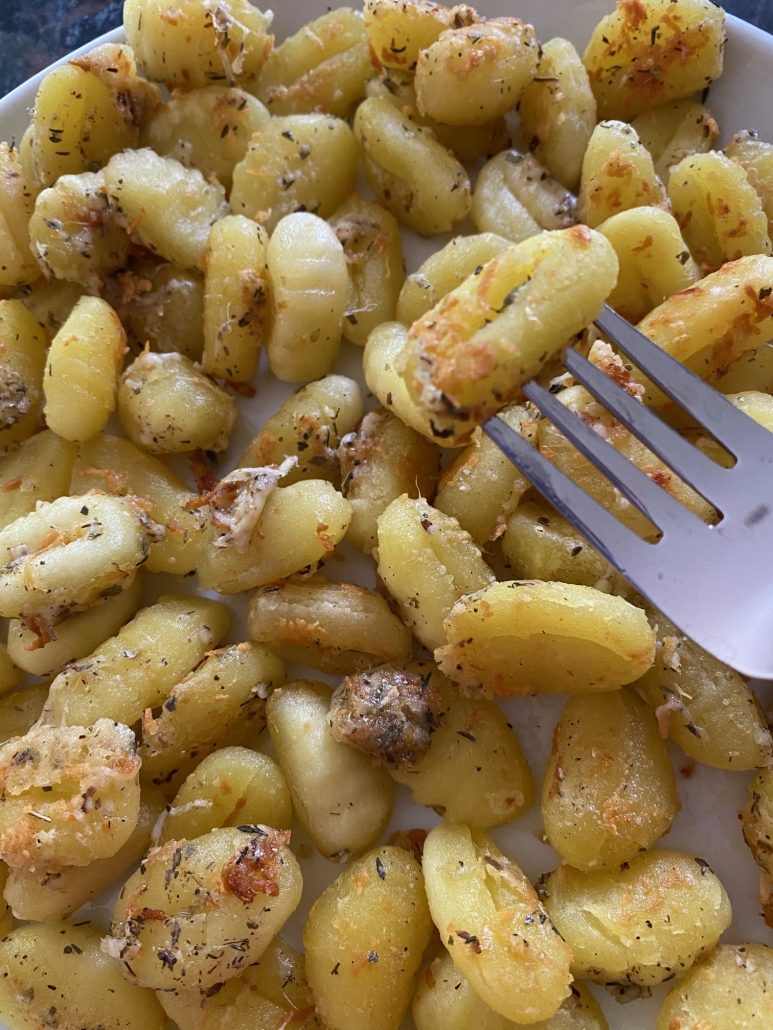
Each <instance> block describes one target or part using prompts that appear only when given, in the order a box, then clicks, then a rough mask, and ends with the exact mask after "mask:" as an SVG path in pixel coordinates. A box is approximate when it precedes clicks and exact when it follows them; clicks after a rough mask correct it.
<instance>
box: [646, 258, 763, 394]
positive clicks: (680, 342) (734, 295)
mask: <svg viewBox="0 0 773 1030" xmlns="http://www.w3.org/2000/svg"><path fill="white" fill-rule="evenodd" d="M771 276H773V258H770V257H767V256H766V255H764V254H755V255H753V256H750V257H743V258H740V259H739V260H738V261H731V262H728V263H727V264H726V265H723V266H722V267H721V268H720V269H719V270H718V271H716V272H712V273H711V274H710V275H707V276H706V277H705V278H704V279H700V280H699V281H698V282H697V283H695V284H694V285H693V286H691V287H690V288H689V289H687V290H682V291H681V292H680V293H675V294H674V295H673V296H672V297H669V298H668V300H665V301H663V303H662V304H660V305H658V307H656V308H654V309H653V310H652V311H651V312H650V313H649V314H648V315H647V316H646V317H645V318H643V319H642V321H641V323H640V324H639V328H640V329H641V331H642V332H643V333H644V334H645V335H646V336H649V338H650V339H651V340H653V341H654V342H655V343H657V345H658V346H659V347H662V348H663V350H665V351H667V352H668V353H669V354H671V355H673V356H674V357H675V358H678V359H679V361H681V362H683V363H684V364H685V365H687V367H688V368H689V369H691V370H692V371H693V372H695V373H696V374H697V375H699V376H701V378H702V379H706V380H708V381H709V382H711V381H712V380H714V379H717V378H718V377H719V376H722V375H724V374H725V373H726V372H728V370H730V369H731V368H732V367H733V366H734V365H735V363H736V362H739V361H740V360H741V359H742V358H749V357H751V356H752V355H754V353H755V352H756V351H758V350H760V349H761V348H762V347H763V346H764V343H765V341H767V340H768V339H769V337H770V335H771V330H773V296H772V295H771V294H769V293H768V285H769V283H770V280H771ZM631 375H632V377H633V378H634V380H635V381H636V382H638V383H642V384H644V385H645V387H646V389H645V392H644V395H643V399H644V402H645V404H648V405H654V406H658V407H662V406H664V405H668V404H670V403H671V401H670V400H669V399H668V398H667V397H666V396H665V394H664V393H663V392H662V391H661V390H659V389H658V388H657V387H656V386H654V385H653V384H652V383H650V382H649V381H648V380H647V379H646V377H644V376H642V374H641V373H640V372H639V371H638V370H637V369H636V368H634V369H632V371H631Z"/></svg>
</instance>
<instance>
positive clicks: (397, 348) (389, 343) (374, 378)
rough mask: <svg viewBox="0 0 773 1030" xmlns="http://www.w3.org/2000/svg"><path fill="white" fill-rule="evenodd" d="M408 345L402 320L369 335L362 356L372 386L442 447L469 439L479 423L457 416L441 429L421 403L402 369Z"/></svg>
mask: <svg viewBox="0 0 773 1030" xmlns="http://www.w3.org/2000/svg"><path fill="white" fill-rule="evenodd" d="M407 346H408V329H407V328H406V326H404V325H403V324H402V322H384V324H383V325H380V326H379V327H378V328H377V329H374V330H373V332H372V333H371V334H370V336H369V337H368V342H367V343H366V344H365V353H364V354H363V356H362V370H363V373H364V375H365V382H366V383H367V385H368V389H369V390H370V391H371V392H372V393H373V394H375V396H376V397H378V399H379V401H380V402H381V404H382V405H383V406H384V408H386V410H387V411H391V412H393V414H395V415H397V417H398V418H399V419H400V421H401V422H404V423H405V425H406V426H410V428H411V429H415V430H416V432H417V433H421V434H422V435H423V436H426V437H427V438H428V439H430V440H432V441H433V442H434V443H436V444H437V445H438V446H439V447H458V446H459V445H460V444H464V443H469V441H470V437H471V435H472V433H473V430H474V428H475V424H474V423H473V422H470V421H468V420H464V419H455V420H454V422H453V424H452V425H451V426H450V427H446V428H442V429H438V430H437V431H436V429H437V427H436V425H435V422H434V419H433V418H432V417H430V416H429V415H428V414H427V412H425V411H424V410H423V409H422V408H420V407H419V405H418V403H417V402H416V400H415V399H414V398H413V397H412V396H411V394H410V393H409V391H408V386H407V385H406V382H405V380H404V379H403V377H402V375H401V374H400V373H399V372H398V362H399V361H400V360H401V355H402V353H403V351H404V350H405V348H406V347H407Z"/></svg>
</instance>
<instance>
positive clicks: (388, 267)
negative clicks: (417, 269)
mask: <svg viewBox="0 0 773 1030" xmlns="http://www.w3.org/2000/svg"><path fill="white" fill-rule="evenodd" d="M330 225H331V227H332V229H333V231H334V232H335V234H336V236H337V237H338V239H339V241H340V243H341V246H342V247H343V248H344V257H345V258H346V270H347V272H348V276H349V287H348V290H347V301H346V311H345V312H344V322H343V335H344V337H345V338H346V339H347V340H349V341H351V343H356V344H358V345H359V346H361V347H364V346H365V343H366V341H367V339H368V336H369V335H370V333H371V332H372V331H373V330H374V329H375V328H376V327H377V326H379V325H381V324H382V322H389V321H391V320H392V319H393V318H394V317H395V307H396V305H397V298H398V296H399V294H400V289H401V287H402V285H403V281H404V279H405V265H404V262H403V252H402V248H401V246H400V228H399V226H398V224H397V222H396V221H395V218H394V215H392V214H390V213H389V211H385V210H384V208H383V207H380V206H379V205H378V204H373V203H371V201H369V200H363V199H362V198H361V197H358V196H357V195H356V194H354V195H353V196H351V197H350V198H349V199H348V200H347V201H345V203H343V204H342V205H341V207H339V208H338V210H337V211H336V212H335V213H334V214H333V215H332V217H331V218H330Z"/></svg>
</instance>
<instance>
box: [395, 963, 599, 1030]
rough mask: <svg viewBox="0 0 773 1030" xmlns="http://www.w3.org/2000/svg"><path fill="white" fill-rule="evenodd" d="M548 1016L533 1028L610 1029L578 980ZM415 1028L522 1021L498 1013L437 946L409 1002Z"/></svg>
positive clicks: (510, 1029) (460, 1028) (494, 1029)
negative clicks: (559, 1005) (557, 1007)
mask: <svg viewBox="0 0 773 1030" xmlns="http://www.w3.org/2000/svg"><path fill="white" fill-rule="evenodd" d="M570 990H571V993H570V995H569V997H568V998H567V999H566V1000H565V1001H564V1002H562V1004H561V1007H560V1008H559V1009H558V1011H557V1012H556V1013H555V1015H553V1016H550V1017H549V1018H548V1019H544V1020H543V1019H541V1020H540V1021H539V1022H538V1023H530V1024H529V1026H531V1027H532V1030H609V1024H608V1023H607V1021H606V1019H605V1018H604V1014H603V1012H602V1011H601V1008H600V1006H599V1003H598V1002H597V1001H596V999H595V998H594V997H593V995H592V994H591V993H590V991H589V990H588V988H587V987H585V986H583V984H581V983H573V984H572V985H571V988H570ZM411 1014H412V1016H413V1021H414V1023H415V1024H416V1030H515V1028H516V1027H517V1026H519V1025H521V1024H518V1023H513V1022H512V1020H509V1019H507V1018H506V1017H505V1016H501V1015H500V1014H499V1013H498V1012H495V1011H494V1010H493V1009H492V1008H489V1007H488V1005H486V1004H485V1002H483V1001H482V999H481V998H480V995H478V994H476V993H475V991H474V990H473V988H472V986H471V984H470V982H469V981H468V980H467V979H465V977H464V976H463V975H462V974H461V973H460V972H459V970H458V969H457V968H456V966H455V965H454V963H453V961H452V958H451V956H450V955H449V953H448V952H447V951H446V950H445V949H444V948H443V947H442V946H440V945H435V946H433V947H432V948H431V949H430V952H429V955H428V956H427V957H426V958H425V960H424V968H423V969H422V971H421V972H420V973H419V976H418V979H417V981H416V992H415V994H414V996H413V1001H412V1002H411Z"/></svg>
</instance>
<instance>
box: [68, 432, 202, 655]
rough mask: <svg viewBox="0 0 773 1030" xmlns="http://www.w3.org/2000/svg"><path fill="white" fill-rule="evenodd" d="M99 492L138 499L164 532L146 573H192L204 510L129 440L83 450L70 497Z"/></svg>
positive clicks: (95, 443) (99, 440)
mask: <svg viewBox="0 0 773 1030" xmlns="http://www.w3.org/2000/svg"><path fill="white" fill-rule="evenodd" d="M100 489H101V490H104V491H105V492H106V493H110V494H115V495H117V496H119V497H120V496H125V495H127V494H130V495H134V496H135V497H141V498H142V499H143V502H144V503H145V504H146V505H147V510H148V514H149V516H150V518H151V519H152V520H153V521H154V522H156V523H158V524H159V525H161V526H163V528H164V539H163V540H160V541H158V542H156V543H153V542H151V544H150V552H149V554H148V560H147V568H148V571H150V572H171V573H176V574H177V575H179V576H185V575H187V574H188V573H189V572H191V571H192V570H193V569H195V568H196V565H197V562H198V560H199V556H200V554H201V549H202V547H203V545H204V541H205V538H206V534H205V528H206V524H207V514H208V510H207V508H206V507H204V506H203V502H202V504H201V505H195V506H193V504H194V502H195V501H196V495H195V494H194V493H192V492H191V491H190V490H189V489H188V487H187V486H186V485H185V484H184V483H183V482H182V480H181V479H179V478H178V477H177V476H176V475H175V474H174V472H172V470H171V469H170V468H168V467H167V466H166V465H164V464H163V462H161V461H159V460H158V458H154V457H151V455H149V454H146V453H145V452H144V451H141V450H140V449H139V448H138V447H135V446H134V444H132V443H130V442H129V441H128V440H124V439H122V438H121V437H119V436H110V435H109V434H107V433H102V434H101V435H100V436H97V437H94V438H93V439H91V440H89V441H88V442H87V443H85V444H83V445H82V446H81V448H80V451H79V454H78V458H77V459H76V461H75V464H74V466H73V470H72V481H71V483H70V490H69V492H70V493H71V494H81V493H84V492H86V491H88V490H100ZM117 629H118V627H116V631H117ZM108 635H110V634H108ZM86 653H87V652H86ZM78 657H81V656H80V655H79V656H78Z"/></svg>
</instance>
